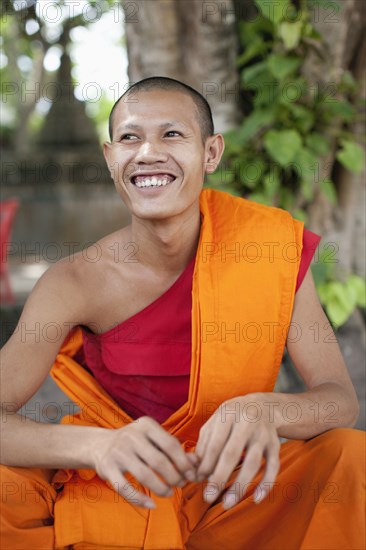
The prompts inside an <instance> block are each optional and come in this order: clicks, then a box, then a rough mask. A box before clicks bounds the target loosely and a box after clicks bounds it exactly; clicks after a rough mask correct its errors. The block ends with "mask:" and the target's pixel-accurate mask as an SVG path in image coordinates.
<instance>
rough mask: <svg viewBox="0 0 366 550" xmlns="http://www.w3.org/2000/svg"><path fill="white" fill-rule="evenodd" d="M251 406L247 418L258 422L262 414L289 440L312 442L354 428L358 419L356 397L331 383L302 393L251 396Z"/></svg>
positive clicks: (269, 393)
mask: <svg viewBox="0 0 366 550" xmlns="http://www.w3.org/2000/svg"><path fill="white" fill-rule="evenodd" d="M248 403H252V405H251V406H249V405H247V414H248V415H252V417H253V418H255V415H256V413H258V414H259V410H260V411H261V412H260V414H261V415H263V416H267V418H268V420H269V422H274V423H275V426H276V429H277V433H278V435H279V436H280V437H285V438H288V439H309V438H311V437H315V436H316V435H319V434H321V433H323V432H326V431H327V430H330V429H333V428H339V427H352V426H354V424H355V422H356V420H357V418H358V409H357V404H355V399H354V396H353V395H350V394H349V392H347V391H345V390H344V389H343V388H342V387H341V386H340V385H338V384H334V383H331V382H327V383H324V384H321V385H319V386H316V387H315V388H313V389H311V390H307V391H305V392H302V393H291V394H288V393H275V392H268V393H255V394H250V395H248ZM255 409H256V412H255ZM252 421H253V420H252Z"/></svg>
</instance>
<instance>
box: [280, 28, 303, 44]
mask: <svg viewBox="0 0 366 550" xmlns="http://www.w3.org/2000/svg"><path fill="white" fill-rule="evenodd" d="M302 26H303V22H302V21H295V22H293V23H289V22H288V21H283V22H282V23H281V24H280V28H279V35H280V37H281V38H282V40H283V42H284V44H285V48H286V50H293V49H294V48H296V47H297V46H298V45H299V42H300V38H301V31H302Z"/></svg>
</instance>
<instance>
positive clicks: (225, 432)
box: [195, 394, 280, 509]
mask: <svg viewBox="0 0 366 550" xmlns="http://www.w3.org/2000/svg"><path fill="white" fill-rule="evenodd" d="M253 402H255V396H254V394H251V395H246V396H243V397H236V398H234V399H230V400H228V401H225V402H224V403H223V404H222V405H221V406H220V407H219V408H218V409H217V411H215V413H214V414H213V415H212V416H211V418H210V419H209V420H208V421H207V422H206V423H205V424H204V425H203V427H202V428H201V430H200V433H199V438H198V442H197V446H196V451H195V454H196V456H197V457H198V458H199V459H200V460H201V464H200V465H199V467H198V469H197V479H198V481H202V480H203V479H206V478H208V481H209V482H210V483H209V485H207V486H206V490H205V492H204V498H205V500H206V501H207V502H213V501H214V500H216V499H217V497H218V496H219V494H220V493H221V492H222V490H223V488H224V486H225V484H226V483H227V481H228V479H229V478H230V475H231V474H232V472H233V471H234V469H235V467H236V466H237V465H238V464H239V462H240V458H241V455H242V452H243V450H244V449H245V451H246V453H245V458H244V460H243V464H242V466H241V468H240V471H239V474H238V476H237V477H236V480H235V482H234V483H233V484H232V486H231V487H230V488H229V489H228V491H227V493H226V494H225V497H224V501H223V504H224V507H225V508H226V509H228V508H231V507H232V506H234V505H235V504H236V503H237V502H239V500H241V498H242V497H243V496H244V494H245V492H246V487H247V486H248V483H250V482H251V481H252V479H253V478H254V476H255V475H256V474H257V472H258V470H259V469H260V466H261V461H262V457H263V456H265V458H266V469H265V473H264V476H263V478H262V480H261V482H260V484H259V485H258V486H257V489H256V497H255V501H256V502H257V503H258V502H260V501H261V500H262V499H263V498H264V497H265V496H266V494H267V493H268V491H269V489H270V488H271V487H272V484H273V483H274V481H275V478H276V476H277V473H278V471H279V467H280V462H279V450H280V441H279V437H278V435H277V430H276V427H275V424H274V422H270V421H269V419H268V418H264V417H263V414H261V416H260V418H259V419H258V421H253V419H255V418H256V415H257V414H258V409H257V407H254V406H253V405H252V407H253V410H251V406H250V405H249V403H253ZM254 409H255V410H254ZM262 413H263V411H262ZM241 488H242V489H241Z"/></svg>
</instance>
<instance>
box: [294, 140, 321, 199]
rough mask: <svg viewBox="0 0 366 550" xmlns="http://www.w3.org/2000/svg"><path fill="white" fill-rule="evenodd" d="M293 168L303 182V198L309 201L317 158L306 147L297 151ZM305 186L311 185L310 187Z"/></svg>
mask: <svg viewBox="0 0 366 550" xmlns="http://www.w3.org/2000/svg"><path fill="white" fill-rule="evenodd" d="M293 161H294V168H295V170H296V172H297V173H298V174H299V177H300V178H301V180H302V181H303V182H304V189H303V191H304V193H305V194H306V196H305V198H306V199H307V200H310V199H311V198H312V196H313V185H314V180H315V170H316V162H317V157H316V156H315V155H314V153H312V152H311V151H310V150H309V149H306V147H302V148H301V149H299V150H298V151H297V153H296V155H295V156H294V159H293ZM307 184H311V185H310V186H309V185H307Z"/></svg>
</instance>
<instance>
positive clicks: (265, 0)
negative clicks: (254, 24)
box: [255, 0, 290, 24]
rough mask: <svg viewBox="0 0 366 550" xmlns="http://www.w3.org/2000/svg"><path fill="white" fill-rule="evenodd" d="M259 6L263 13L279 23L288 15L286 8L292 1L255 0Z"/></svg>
mask: <svg viewBox="0 0 366 550" xmlns="http://www.w3.org/2000/svg"><path fill="white" fill-rule="evenodd" d="M255 3H256V5H257V7H258V8H259V10H260V12H261V14H262V15H263V16H264V17H266V18H267V19H269V20H270V21H272V23H275V24H277V23H279V22H280V21H282V19H283V18H284V17H285V15H286V8H287V6H288V4H289V3H290V0H280V1H279V2H277V1H276V2H272V0H255Z"/></svg>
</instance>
